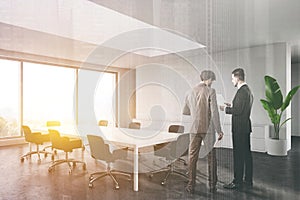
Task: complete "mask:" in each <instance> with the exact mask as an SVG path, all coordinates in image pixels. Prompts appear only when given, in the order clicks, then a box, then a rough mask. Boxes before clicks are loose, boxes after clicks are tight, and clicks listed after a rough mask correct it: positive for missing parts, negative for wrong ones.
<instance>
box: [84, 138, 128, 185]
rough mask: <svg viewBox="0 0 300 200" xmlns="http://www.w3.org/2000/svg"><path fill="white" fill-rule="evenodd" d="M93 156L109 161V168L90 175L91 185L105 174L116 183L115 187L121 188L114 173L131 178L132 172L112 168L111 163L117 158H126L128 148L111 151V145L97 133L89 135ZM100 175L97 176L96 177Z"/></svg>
mask: <svg viewBox="0 0 300 200" xmlns="http://www.w3.org/2000/svg"><path fill="white" fill-rule="evenodd" d="M87 138H88V141H89V146H90V151H91V156H92V158H94V159H96V160H103V161H105V162H106V163H107V168H106V171H105V172H95V173H92V174H91V175H90V177H89V187H90V188H92V187H93V183H94V182H95V181H96V180H98V179H100V178H102V177H105V176H109V177H110V178H111V179H112V180H113V181H114V183H115V189H119V188H120V187H119V183H118V181H117V180H116V178H115V176H114V175H123V176H127V177H128V180H131V174H129V173H124V172H121V171H116V170H111V168H110V164H111V163H112V162H114V161H115V160H117V159H125V158H126V156H127V150H126V149H117V150H114V151H113V152H110V150H109V145H108V144H105V143H104V140H103V138H102V137H100V136H96V135H87ZM96 175H98V176H97V177H95V176H96Z"/></svg>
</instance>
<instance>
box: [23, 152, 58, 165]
mask: <svg viewBox="0 0 300 200" xmlns="http://www.w3.org/2000/svg"><path fill="white" fill-rule="evenodd" d="M33 154H37V155H38V163H40V162H41V155H40V154H44V157H45V158H46V157H47V156H48V154H51V155H52V154H53V153H51V152H48V151H30V152H28V153H27V154H25V155H23V156H21V158H20V161H21V162H24V160H25V158H26V159H28V157H30V158H31V155H33ZM52 160H53V159H52Z"/></svg>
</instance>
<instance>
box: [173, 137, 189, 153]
mask: <svg viewBox="0 0 300 200" xmlns="http://www.w3.org/2000/svg"><path fill="white" fill-rule="evenodd" d="M189 144H190V135H189V134H180V135H179V136H178V138H177V140H176V141H174V142H172V145H171V156H172V157H173V158H179V157H181V156H183V155H184V154H185V153H186V151H187V150H188V148H189Z"/></svg>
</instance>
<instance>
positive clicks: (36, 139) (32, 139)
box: [21, 126, 52, 163]
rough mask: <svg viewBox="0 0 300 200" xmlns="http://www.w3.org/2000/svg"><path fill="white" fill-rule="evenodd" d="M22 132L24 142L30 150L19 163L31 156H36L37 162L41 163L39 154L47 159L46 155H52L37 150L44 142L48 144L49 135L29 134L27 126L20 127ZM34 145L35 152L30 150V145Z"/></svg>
mask: <svg viewBox="0 0 300 200" xmlns="http://www.w3.org/2000/svg"><path fill="white" fill-rule="evenodd" d="M22 131H23V133H24V136H25V141H26V142H29V145H30V150H29V152H28V153H26V154H25V155H23V156H22V157H21V162H24V158H28V157H31V155H32V154H37V155H38V162H39V163H40V162H41V156H40V154H41V153H42V154H44V156H45V157H47V155H48V154H52V153H51V152H48V151H45V150H41V151H40V150H39V145H42V144H43V143H45V142H50V135H49V134H42V133H41V132H31V129H30V128H29V126H22ZM32 144H36V151H32V150H31V145H32Z"/></svg>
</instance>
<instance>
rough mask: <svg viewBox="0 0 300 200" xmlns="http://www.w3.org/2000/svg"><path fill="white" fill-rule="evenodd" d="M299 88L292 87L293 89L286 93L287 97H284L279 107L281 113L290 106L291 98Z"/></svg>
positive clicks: (299, 86)
mask: <svg viewBox="0 0 300 200" xmlns="http://www.w3.org/2000/svg"><path fill="white" fill-rule="evenodd" d="M299 88H300V85H298V86H296V87H294V88H293V89H291V91H290V92H289V93H288V95H287V96H286V97H285V100H284V102H283V104H282V106H281V111H284V110H285V109H286V108H287V107H288V106H289V104H290V102H291V100H292V98H293V96H294V95H295V94H296V92H297V91H298V89H299Z"/></svg>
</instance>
